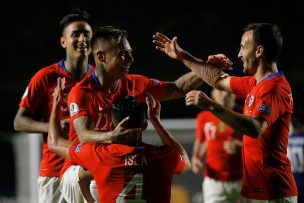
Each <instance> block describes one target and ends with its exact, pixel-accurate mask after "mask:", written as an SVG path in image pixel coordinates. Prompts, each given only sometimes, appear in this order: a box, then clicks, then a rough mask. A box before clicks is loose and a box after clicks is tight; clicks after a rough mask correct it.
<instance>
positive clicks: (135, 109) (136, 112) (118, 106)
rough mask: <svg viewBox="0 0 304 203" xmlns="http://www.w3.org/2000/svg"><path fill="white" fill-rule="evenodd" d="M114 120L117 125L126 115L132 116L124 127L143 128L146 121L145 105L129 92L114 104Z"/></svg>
mask: <svg viewBox="0 0 304 203" xmlns="http://www.w3.org/2000/svg"><path fill="white" fill-rule="evenodd" d="M111 114H112V122H113V123H114V125H117V124H118V123H119V122H120V121H122V120H123V119H124V118H126V117H128V116H129V117H130V119H129V120H128V121H127V123H126V125H125V126H124V127H126V128H141V127H143V126H144V124H145V122H146V113H145V105H144V104H143V103H138V102H137V101H136V98H135V96H133V95H131V94H129V95H127V96H125V97H123V98H121V99H118V100H116V101H115V102H114V103H113V104H112V109H111Z"/></svg>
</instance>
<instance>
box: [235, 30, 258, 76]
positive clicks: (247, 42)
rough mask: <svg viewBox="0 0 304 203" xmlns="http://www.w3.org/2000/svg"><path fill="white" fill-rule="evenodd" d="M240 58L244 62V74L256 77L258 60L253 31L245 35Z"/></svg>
mask: <svg viewBox="0 0 304 203" xmlns="http://www.w3.org/2000/svg"><path fill="white" fill-rule="evenodd" d="M238 57H239V59H241V60H242V61H243V68H244V69H243V72H244V73H248V74H249V75H254V74H255V73H256V71H257V67H258V59H257V57H256V46H255V43H254V40H253V31H252V30H249V31H246V32H245V33H244V34H243V36H242V40H241V48H240V51H239V54H238Z"/></svg>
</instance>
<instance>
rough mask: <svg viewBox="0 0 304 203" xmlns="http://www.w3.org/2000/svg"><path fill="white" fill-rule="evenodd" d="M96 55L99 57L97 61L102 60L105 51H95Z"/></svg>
mask: <svg viewBox="0 0 304 203" xmlns="http://www.w3.org/2000/svg"><path fill="white" fill-rule="evenodd" d="M96 56H97V58H98V59H99V61H101V62H104V61H105V58H106V57H105V53H104V52H103V51H97V52H96Z"/></svg>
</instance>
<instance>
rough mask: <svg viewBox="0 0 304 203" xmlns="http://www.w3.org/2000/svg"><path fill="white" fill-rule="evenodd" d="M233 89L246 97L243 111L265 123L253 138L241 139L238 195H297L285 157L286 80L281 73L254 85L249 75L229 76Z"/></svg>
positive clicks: (288, 98)
mask: <svg viewBox="0 0 304 203" xmlns="http://www.w3.org/2000/svg"><path fill="white" fill-rule="evenodd" d="M230 85H231V89H232V90H233V92H234V93H235V94H236V95H238V96H240V97H242V98H246V100H245V105H244V114H245V115H247V116H259V117H261V118H264V119H265V120H266V121H267V123H268V128H267V129H266V131H265V132H264V133H263V134H262V135H261V136H259V137H258V138H257V139H254V138H252V137H249V136H244V138H243V174H244V176H243V186H242V191H241V194H242V195H243V196H244V197H247V198H251V199H262V200H263V199H265V200H266V199H277V198H283V197H290V196H295V195H297V188H296V184H295V180H294V177H293V175H292V172H291V165H290V161H289V160H288V158H287V143H288V130H289V124H290V121H291V115H292V109H293V102H292V94H291V88H290V85H289V83H288V82H287V80H286V78H285V76H284V74H283V73H282V72H279V73H276V74H272V75H269V76H268V77H266V78H265V79H263V80H262V81H261V82H259V83H258V84H256V80H255V78H254V77H252V76H248V77H232V78H231V82H230Z"/></svg>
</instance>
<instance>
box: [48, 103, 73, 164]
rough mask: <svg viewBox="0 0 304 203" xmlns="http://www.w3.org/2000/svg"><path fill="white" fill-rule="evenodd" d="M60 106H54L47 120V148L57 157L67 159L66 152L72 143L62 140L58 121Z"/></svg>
mask: <svg viewBox="0 0 304 203" xmlns="http://www.w3.org/2000/svg"><path fill="white" fill-rule="evenodd" d="M59 112H60V106H57V105H54V106H53V108H52V112H51V115H50V120H49V131H48V138H47V139H48V140H47V142H48V148H49V150H50V151H51V152H54V153H56V154H57V155H59V156H61V157H63V158H65V159H69V157H68V151H69V148H70V146H71V145H72V142H71V141H69V140H67V139H65V138H63V132H62V128H61V124H60V120H59Z"/></svg>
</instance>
